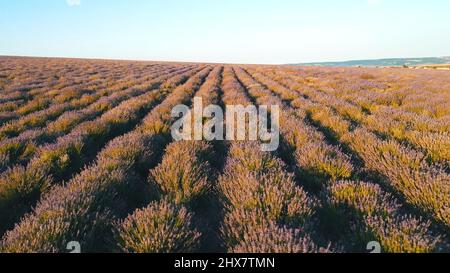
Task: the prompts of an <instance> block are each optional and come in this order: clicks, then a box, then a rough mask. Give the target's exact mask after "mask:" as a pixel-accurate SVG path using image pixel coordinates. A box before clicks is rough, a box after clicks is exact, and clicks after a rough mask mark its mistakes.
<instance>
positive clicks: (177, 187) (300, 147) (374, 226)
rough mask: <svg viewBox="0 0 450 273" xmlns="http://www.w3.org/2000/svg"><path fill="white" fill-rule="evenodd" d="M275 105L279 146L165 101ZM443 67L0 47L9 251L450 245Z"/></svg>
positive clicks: (448, 95) (2, 230)
mask: <svg viewBox="0 0 450 273" xmlns="http://www.w3.org/2000/svg"><path fill="white" fill-rule="evenodd" d="M194 97H202V98H203V102H204V104H216V105H220V106H221V107H224V106H226V105H236V104H243V105H251V104H257V105H279V106H280V107H281V108H282V111H281V117H280V130H281V132H280V134H281V146H280V148H279V149H278V150H277V151H276V152H273V153H266V152H261V151H260V149H259V145H258V143H257V142H252V141H241V142H233V141H213V142H206V141H192V142H188V141H185V142H173V141H172V137H171V135H170V126H171V125H172V123H173V121H174V120H172V118H171V110H172V108H173V107H174V106H176V105H178V104H186V105H191V102H192V99H193V98H194ZM449 132H450V73H449V72H448V71H440V70H425V69H418V70H413V69H403V68H399V69H389V68H386V69H377V68H326V67H315V68H314V67H296V66H251V65H213V64H189V63H156V62H128V61H103V60H69V59H44V58H14V57H0V172H1V175H0V236H2V240H1V243H0V252H67V248H66V246H67V243H68V242H71V241H77V242H80V244H81V247H82V251H83V252H244V253H247V252H251V253H255V252H256V253H257V252H270V253H272V252H367V250H366V246H367V244H368V242H370V241H377V242H379V243H380V244H381V246H382V250H383V252H448V251H450V238H449V234H450V174H449V171H450V166H449V162H450V161H449V160H450V134H449Z"/></svg>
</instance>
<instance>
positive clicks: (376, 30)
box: [0, 0, 450, 63]
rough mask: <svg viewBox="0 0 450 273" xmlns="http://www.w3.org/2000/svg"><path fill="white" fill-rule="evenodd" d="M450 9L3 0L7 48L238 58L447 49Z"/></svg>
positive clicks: (347, 0)
mask: <svg viewBox="0 0 450 273" xmlns="http://www.w3.org/2000/svg"><path fill="white" fill-rule="evenodd" d="M69 2H70V4H69ZM449 13H450V1H448V0H338V1H337V0H271V1H270V0H158V1H157V0H0V55H22V56H61V57H87V58H92V57H96V58H115V59H144V60H166V61H172V60H176V61H208V62H232V63H293V62H308V61H334V60H349V59H369V58H382V57H420V56H422V57H425V56H444V55H450V16H449Z"/></svg>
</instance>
